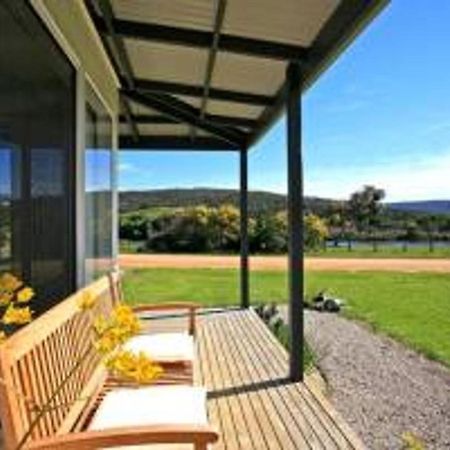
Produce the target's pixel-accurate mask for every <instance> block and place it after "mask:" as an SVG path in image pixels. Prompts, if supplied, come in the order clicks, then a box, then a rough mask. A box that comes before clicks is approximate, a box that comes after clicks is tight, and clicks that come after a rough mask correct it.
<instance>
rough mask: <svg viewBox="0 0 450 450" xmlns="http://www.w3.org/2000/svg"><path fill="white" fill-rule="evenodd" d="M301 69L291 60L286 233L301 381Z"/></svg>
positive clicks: (296, 374) (294, 354) (294, 363)
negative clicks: (287, 234) (287, 235)
mask: <svg viewBox="0 0 450 450" xmlns="http://www.w3.org/2000/svg"><path fill="white" fill-rule="evenodd" d="M300 76H301V74H300V68H299V66H298V65H297V64H294V63H291V64H290V65H289V66H288V69H287V71H286V77H287V79H286V81H287V103H286V104H287V147H288V148H287V153H288V233H289V264H288V270H289V326H290V344H291V346H290V348H291V350H290V361H289V363H290V364H289V372H290V373H289V375H290V378H291V380H293V381H303V358H304V355H303V334H304V333H303V284H304V279H303V174H302V152H301V83H300V82H299V80H300Z"/></svg>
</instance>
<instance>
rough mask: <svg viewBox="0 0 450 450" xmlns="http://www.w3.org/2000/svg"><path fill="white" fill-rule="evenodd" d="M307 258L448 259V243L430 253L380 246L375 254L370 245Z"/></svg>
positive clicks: (416, 248) (422, 248)
mask: <svg viewBox="0 0 450 450" xmlns="http://www.w3.org/2000/svg"><path fill="white" fill-rule="evenodd" d="M307 256H318V257H322V258H450V243H448V244H446V245H445V246H436V248H435V249H434V250H433V251H430V249H429V247H428V246H427V245H420V246H411V247H408V248H407V249H406V250H403V249H402V248H401V246H398V247H393V246H389V245H383V244H380V245H379V248H378V250H377V251H376V252H375V251H374V250H373V247H372V245H371V244H369V243H367V244H358V246H356V247H355V248H354V249H352V251H349V250H348V249H347V248H345V247H342V248H333V247H331V248H328V249H327V250H326V251H324V250H321V251H317V252H309V253H308V254H307Z"/></svg>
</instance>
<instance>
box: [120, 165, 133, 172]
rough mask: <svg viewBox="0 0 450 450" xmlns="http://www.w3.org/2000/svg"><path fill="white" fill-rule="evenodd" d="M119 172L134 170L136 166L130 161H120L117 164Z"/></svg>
mask: <svg viewBox="0 0 450 450" xmlns="http://www.w3.org/2000/svg"><path fill="white" fill-rule="evenodd" d="M118 167H119V172H136V171H137V170H138V168H137V167H136V166H135V165H133V164H130V163H120V164H119V166H118Z"/></svg>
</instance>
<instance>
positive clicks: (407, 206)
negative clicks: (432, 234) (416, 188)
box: [387, 200, 450, 214]
mask: <svg viewBox="0 0 450 450" xmlns="http://www.w3.org/2000/svg"><path fill="white" fill-rule="evenodd" d="M387 206H388V207H389V208H390V209H392V210H394V211H406V212H415V213H426V214H450V200H424V201H416V202H414V201H412V202H396V203H388V204H387Z"/></svg>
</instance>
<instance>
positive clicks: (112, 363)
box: [106, 350, 163, 384]
mask: <svg viewBox="0 0 450 450" xmlns="http://www.w3.org/2000/svg"><path fill="white" fill-rule="evenodd" d="M106 366H107V367H108V369H109V370H111V371H112V372H113V373H115V374H116V375H119V376H121V377H122V378H125V379H129V380H133V381H136V382H138V383H139V384H145V383H151V382H153V381H155V380H156V379H157V378H159V377H160V376H161V375H162V373H163V370H162V368H161V366H159V365H158V364H155V363H154V362H153V361H152V360H151V359H150V358H148V357H147V356H146V355H145V354H144V353H138V354H135V353H132V352H130V351H126V350H121V351H119V352H117V353H116V354H115V355H113V356H112V357H111V358H109V359H108V360H107V362H106Z"/></svg>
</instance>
